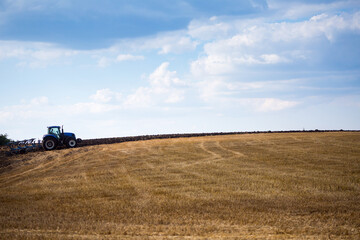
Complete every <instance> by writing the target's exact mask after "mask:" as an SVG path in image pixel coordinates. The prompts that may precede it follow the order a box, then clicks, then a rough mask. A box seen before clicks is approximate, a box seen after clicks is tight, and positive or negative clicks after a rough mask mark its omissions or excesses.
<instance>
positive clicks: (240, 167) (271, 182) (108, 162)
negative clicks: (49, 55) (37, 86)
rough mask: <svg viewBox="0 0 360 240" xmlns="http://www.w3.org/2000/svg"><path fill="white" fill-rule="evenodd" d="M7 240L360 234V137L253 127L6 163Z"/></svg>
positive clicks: (3, 214) (1, 233) (1, 195)
mask: <svg viewBox="0 0 360 240" xmlns="http://www.w3.org/2000/svg"><path fill="white" fill-rule="evenodd" d="M4 160H6V161H11V162H12V164H11V165H9V166H6V167H3V168H2V169H1V171H0V172H1V173H0V239H2V238H4V239H14V238H15V239H104V238H105V239H124V238H129V239H184V238H191V239H334V238H335V239H336V238H337V239H358V238H360V233H359V229H360V204H359V200H360V195H359V193H360V187H359V186H360V133H356V132H354V133H351V132H343V133H282V134H275V133H273V134H248V135H228V136H212V137H196V138H178V139H166V140H165V139H163V140H150V141H138V142H126V143H118V144H109V145H98V146H90V147H82V148H76V149H63V150H56V151H51V152H34V153H29V154H26V155H18V156H13V157H11V158H7V159H4Z"/></svg>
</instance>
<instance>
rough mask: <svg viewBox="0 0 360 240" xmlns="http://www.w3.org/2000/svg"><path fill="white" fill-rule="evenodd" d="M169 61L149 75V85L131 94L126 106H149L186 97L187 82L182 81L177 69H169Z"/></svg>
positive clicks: (175, 101)
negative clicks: (185, 87)
mask: <svg viewBox="0 0 360 240" xmlns="http://www.w3.org/2000/svg"><path fill="white" fill-rule="evenodd" d="M168 66H169V63H168V62H164V63H162V64H161V65H160V66H159V67H158V68H156V69H155V71H154V72H153V73H151V74H150V75H149V77H148V82H149V86H148V87H140V88H138V89H137V90H136V91H135V92H134V93H133V94H130V95H129V96H128V97H127V98H126V100H125V102H124V106H125V107H127V108H133V107H135V108H136V107H149V106H152V105H155V104H162V103H178V102H180V101H182V100H183V99H184V94H185V91H184V90H183V87H184V86H185V83H184V82H183V81H181V80H180V79H179V78H178V77H177V74H176V72H175V71H170V70H168Z"/></svg>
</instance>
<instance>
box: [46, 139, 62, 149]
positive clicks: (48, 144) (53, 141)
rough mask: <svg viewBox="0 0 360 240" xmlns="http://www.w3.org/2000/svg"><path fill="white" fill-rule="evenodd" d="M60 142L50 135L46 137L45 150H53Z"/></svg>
mask: <svg viewBox="0 0 360 240" xmlns="http://www.w3.org/2000/svg"><path fill="white" fill-rule="evenodd" d="M57 144H58V142H57V140H56V139H55V138H52V137H49V138H45V139H44V141H43V148H44V149H45V150H53V149H55V148H56V146H57Z"/></svg>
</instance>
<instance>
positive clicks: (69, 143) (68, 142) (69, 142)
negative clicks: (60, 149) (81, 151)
mask: <svg viewBox="0 0 360 240" xmlns="http://www.w3.org/2000/svg"><path fill="white" fill-rule="evenodd" d="M65 144H66V146H67V147H68V148H74V147H76V140H75V139H74V138H69V139H67V140H66V142H65Z"/></svg>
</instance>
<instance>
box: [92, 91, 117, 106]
mask: <svg viewBox="0 0 360 240" xmlns="http://www.w3.org/2000/svg"><path fill="white" fill-rule="evenodd" d="M121 96H122V95H121V93H118V92H113V91H111V90H110V89H109V88H105V89H100V90H97V91H96V93H95V94H94V95H91V96H90V98H91V99H92V100H94V101H95V102H100V103H107V102H110V101H111V100H117V101H119V100H120V99H121Z"/></svg>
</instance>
